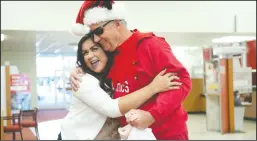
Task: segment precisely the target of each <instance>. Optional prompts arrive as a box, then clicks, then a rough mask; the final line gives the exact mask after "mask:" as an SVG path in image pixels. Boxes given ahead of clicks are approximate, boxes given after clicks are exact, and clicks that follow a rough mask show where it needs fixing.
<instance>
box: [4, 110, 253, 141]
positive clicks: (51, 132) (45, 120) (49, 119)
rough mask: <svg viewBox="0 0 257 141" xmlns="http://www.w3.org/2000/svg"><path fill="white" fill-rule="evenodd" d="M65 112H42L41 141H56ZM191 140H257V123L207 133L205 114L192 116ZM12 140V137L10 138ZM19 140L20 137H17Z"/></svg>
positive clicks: (27, 136) (28, 134) (27, 135)
mask: <svg viewBox="0 0 257 141" xmlns="http://www.w3.org/2000/svg"><path fill="white" fill-rule="evenodd" d="M65 114H66V112H65V111H61V110H52V111H41V112H40V114H39V122H40V123H39V132H40V133H39V134H40V138H41V140H43V139H45V140H49V139H50V140H56V138H57V135H58V133H59V122H60V121H59V120H58V119H60V118H62V117H64V116H65ZM188 128H189V138H190V139H191V140H256V121H249V120H245V122H244V133H234V134H224V135H222V134H221V133H219V132H211V131H206V117H205V115H203V114H190V115H189V121H188ZM25 131H26V132H25V135H24V139H25V140H29V139H32V140H34V139H35V137H34V136H33V132H34V129H31V130H28V131H27V130H25ZM7 139H8V140H9V139H11V135H9V136H8V138H7ZM17 139H18V140H19V139H20V137H19V136H18V135H17Z"/></svg>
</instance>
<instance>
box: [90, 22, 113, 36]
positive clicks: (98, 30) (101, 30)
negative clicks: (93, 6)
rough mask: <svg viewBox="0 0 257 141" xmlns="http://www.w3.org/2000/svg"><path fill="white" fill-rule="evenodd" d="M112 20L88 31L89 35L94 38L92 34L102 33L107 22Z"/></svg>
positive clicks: (98, 34)
mask: <svg viewBox="0 0 257 141" xmlns="http://www.w3.org/2000/svg"><path fill="white" fill-rule="evenodd" d="M113 21H114V20H111V21H108V22H107V23H105V24H103V25H101V26H99V27H97V28H96V29H95V30H93V31H91V32H90V36H91V37H92V39H93V40H94V35H97V36H100V35H102V34H103V33H104V27H105V26H106V25H107V24H109V23H110V22H113Z"/></svg>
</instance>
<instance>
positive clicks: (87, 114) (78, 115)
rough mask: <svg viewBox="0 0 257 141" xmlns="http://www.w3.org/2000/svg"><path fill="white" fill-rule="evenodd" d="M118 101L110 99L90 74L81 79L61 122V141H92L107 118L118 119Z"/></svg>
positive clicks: (119, 114)
mask: <svg viewBox="0 0 257 141" xmlns="http://www.w3.org/2000/svg"><path fill="white" fill-rule="evenodd" d="M120 116H122V114H121V113H120V110H119V105H118V99H112V98H111V97H110V96H109V95H108V94H107V93H106V92H105V91H104V90H102V89H101V87H100V86H99V80H98V79H96V78H95V77H93V76H92V75H90V74H86V75H84V76H83V77H82V82H81V83H80V88H79V90H78V91H77V92H73V96H72V104H71V106H70V109H69V113H68V115H67V116H66V117H65V118H64V119H63V120H62V121H61V135H62V139H63V140H93V139H95V137H96V136H97V134H98V133H99V131H100V130H101V129H102V127H103V125H104V123H105V121H106V119H107V117H113V118H114V117H120Z"/></svg>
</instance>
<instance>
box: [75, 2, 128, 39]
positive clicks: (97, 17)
mask: <svg viewBox="0 0 257 141" xmlns="http://www.w3.org/2000/svg"><path fill="white" fill-rule="evenodd" d="M115 19H120V20H121V19H125V8H124V6H123V4H121V3H116V2H114V1H113V0H94V1H91V0H87V1H84V3H83V4H82V6H81V8H80V10H79V13H78V15H77V19H76V24H75V25H73V26H72V28H71V32H72V33H73V34H74V35H77V36H83V35H85V34H87V33H89V31H90V29H89V27H88V26H90V25H92V24H96V23H99V22H103V21H109V20H115Z"/></svg>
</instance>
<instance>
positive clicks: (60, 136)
mask: <svg viewBox="0 0 257 141" xmlns="http://www.w3.org/2000/svg"><path fill="white" fill-rule="evenodd" d="M57 140H62V134H61V132H60V133H59V134H58V138H57Z"/></svg>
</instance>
